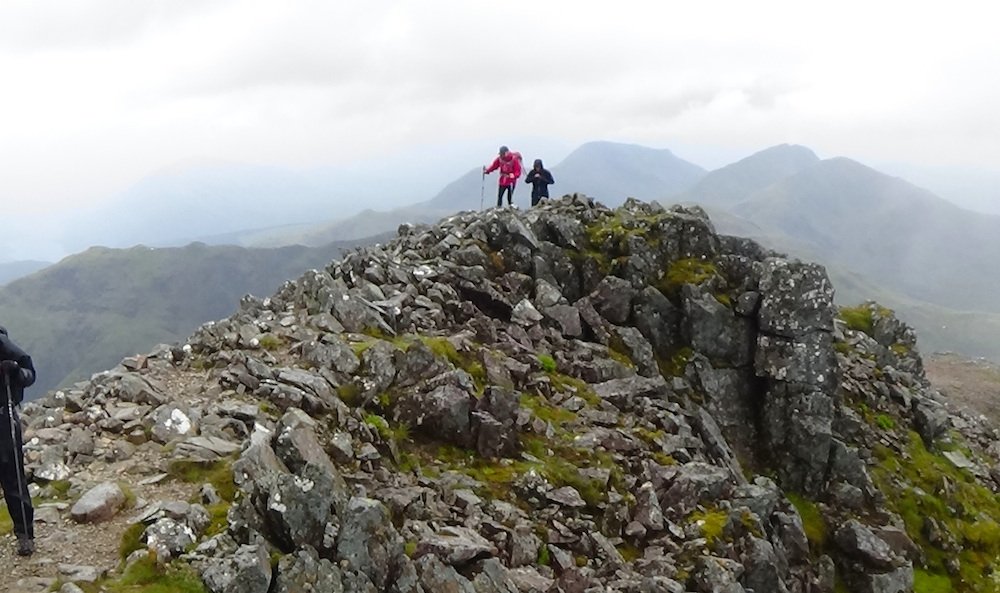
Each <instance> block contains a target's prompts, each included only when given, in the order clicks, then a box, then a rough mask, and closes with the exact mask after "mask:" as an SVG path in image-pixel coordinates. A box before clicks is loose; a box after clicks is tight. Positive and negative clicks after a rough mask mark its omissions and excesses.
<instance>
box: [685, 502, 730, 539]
mask: <svg viewBox="0 0 1000 593" xmlns="http://www.w3.org/2000/svg"><path fill="white" fill-rule="evenodd" d="M688 522H689V523H693V524H695V525H697V526H698V527H699V528H700V529H701V536H702V537H704V538H705V539H706V540H707V541H708V545H709V546H712V545H713V544H715V542H717V541H719V538H721V537H722V534H723V532H724V531H725V529H726V524H727V523H728V522H729V512H728V511H721V510H719V509H716V508H714V507H712V508H708V509H705V510H704V511H695V512H694V513H691V515H689V516H688Z"/></svg>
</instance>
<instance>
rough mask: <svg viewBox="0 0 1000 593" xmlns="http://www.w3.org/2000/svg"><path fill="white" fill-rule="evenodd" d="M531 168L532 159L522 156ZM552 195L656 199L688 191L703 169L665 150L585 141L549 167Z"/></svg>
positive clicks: (618, 200)
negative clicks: (552, 179) (551, 178)
mask: <svg viewBox="0 0 1000 593" xmlns="http://www.w3.org/2000/svg"><path fill="white" fill-rule="evenodd" d="M525 159H526V160H527V161H528V162H527V163H526V164H527V165H530V162H531V159H529V157H528V155H525ZM551 170H552V175H553V176H554V177H555V180H556V183H555V185H554V186H552V189H551V192H552V193H553V195H560V196H561V195H564V194H571V193H577V192H579V193H584V194H587V195H588V196H591V197H593V198H596V199H597V200H599V201H600V202H602V203H604V204H607V205H617V204H620V203H622V202H623V201H624V200H625V198H629V197H632V198H639V199H642V200H658V199H663V198H664V197H665V196H672V195H674V194H677V193H680V192H682V191H685V190H687V189H689V188H691V187H692V186H693V185H694V184H696V183H697V182H698V181H699V180H700V179H701V178H703V177H704V176H705V170H704V169H703V168H701V167H699V166H698V165H695V164H692V163H689V162H687V161H685V160H683V159H681V158H678V157H677V156H674V154H673V153H672V152H670V151H669V150H666V149H654V148H647V147H645V146H638V145H635V144H619V143H616V142H588V143H586V144H584V145H582V146H581V147H580V148H577V149H576V150H574V151H573V152H572V153H570V154H569V156H567V157H566V158H565V159H563V161H562V162H560V163H558V164H557V165H555V166H554V167H551Z"/></svg>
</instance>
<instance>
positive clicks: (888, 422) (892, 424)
mask: <svg viewBox="0 0 1000 593" xmlns="http://www.w3.org/2000/svg"><path fill="white" fill-rule="evenodd" d="M875 424H877V425H878V427H879V428H881V429H882V430H892V429H893V428H896V420H895V419H893V417H892V416H890V415H888V414H879V415H878V416H875Z"/></svg>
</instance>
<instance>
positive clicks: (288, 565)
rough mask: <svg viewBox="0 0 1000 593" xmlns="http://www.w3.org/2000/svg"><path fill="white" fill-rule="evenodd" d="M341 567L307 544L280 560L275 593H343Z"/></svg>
mask: <svg viewBox="0 0 1000 593" xmlns="http://www.w3.org/2000/svg"><path fill="white" fill-rule="evenodd" d="M343 590H344V586H343V584H342V583H341V577H340V569H339V568H337V566H336V565H334V564H333V563H331V562H330V561H329V560H327V559H326V558H320V557H319V555H318V554H317V553H316V550H315V549H313V548H312V547H311V546H305V547H303V548H302V549H300V550H296V551H295V552H293V553H291V554H286V555H284V556H282V557H281V560H279V561H278V567H277V577H276V578H275V582H274V593H307V592H309V593H342V592H343Z"/></svg>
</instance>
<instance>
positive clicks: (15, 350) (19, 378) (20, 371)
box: [0, 336, 35, 387]
mask: <svg viewBox="0 0 1000 593" xmlns="http://www.w3.org/2000/svg"><path fill="white" fill-rule="evenodd" d="M0 354H2V357H3V361H2V362H0V369H2V370H3V372H4V373H6V374H7V376H9V377H10V378H11V379H12V380H13V382H14V383H16V384H17V385H19V386H21V387H29V386H30V385H31V384H32V383H34V382H35V365H34V363H32V361H31V357H30V356H28V355H27V354H26V353H25V352H24V350H21V348H19V347H18V346H17V344H15V343H13V342H11V341H10V338H8V337H6V336H0Z"/></svg>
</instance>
